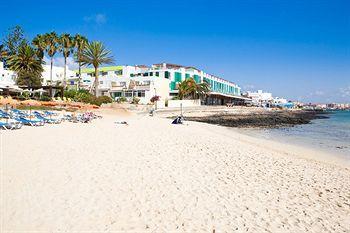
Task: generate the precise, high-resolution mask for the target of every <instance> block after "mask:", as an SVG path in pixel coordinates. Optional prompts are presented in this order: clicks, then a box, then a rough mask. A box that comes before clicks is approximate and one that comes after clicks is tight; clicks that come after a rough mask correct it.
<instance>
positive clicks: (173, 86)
mask: <svg viewBox="0 0 350 233" xmlns="http://www.w3.org/2000/svg"><path fill="white" fill-rule="evenodd" d="M169 85H170V90H171V91H173V90H176V82H170V84H169Z"/></svg>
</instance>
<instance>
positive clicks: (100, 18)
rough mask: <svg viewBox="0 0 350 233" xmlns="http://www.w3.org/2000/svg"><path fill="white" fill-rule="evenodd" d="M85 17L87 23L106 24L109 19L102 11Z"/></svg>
mask: <svg viewBox="0 0 350 233" xmlns="http://www.w3.org/2000/svg"><path fill="white" fill-rule="evenodd" d="M83 19H84V21H85V22H87V23H96V24H98V25H101V24H104V23H106V21H107V17H106V15H105V14H101V13H98V14H95V15H89V16H85V17H84V18H83Z"/></svg>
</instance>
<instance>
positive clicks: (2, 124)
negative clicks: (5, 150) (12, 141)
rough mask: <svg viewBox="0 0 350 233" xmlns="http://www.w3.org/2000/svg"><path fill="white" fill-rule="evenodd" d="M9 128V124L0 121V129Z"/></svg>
mask: <svg viewBox="0 0 350 233" xmlns="http://www.w3.org/2000/svg"><path fill="white" fill-rule="evenodd" d="M9 128H10V124H8V123H4V122H0V129H5V130H7V129H9Z"/></svg>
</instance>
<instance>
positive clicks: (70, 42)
mask: <svg viewBox="0 0 350 233" xmlns="http://www.w3.org/2000/svg"><path fill="white" fill-rule="evenodd" d="M74 44H75V42H74V38H73V37H72V36H71V35H70V34H67V33H65V34H62V35H61V36H60V38H59V46H60V48H61V51H62V54H63V58H64V72H63V81H62V83H63V88H65V87H66V85H67V58H68V57H69V55H70V54H71V53H72V52H73V49H74Z"/></svg>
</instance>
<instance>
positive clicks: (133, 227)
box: [0, 111, 350, 232]
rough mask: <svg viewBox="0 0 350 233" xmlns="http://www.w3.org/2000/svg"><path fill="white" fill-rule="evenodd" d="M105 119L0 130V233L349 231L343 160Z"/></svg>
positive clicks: (112, 116) (214, 132)
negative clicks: (120, 123) (83, 122)
mask: <svg viewBox="0 0 350 233" xmlns="http://www.w3.org/2000/svg"><path fill="white" fill-rule="evenodd" d="M101 114H103V116H104V118H103V119H98V120H95V121H93V122H92V123H90V124H74V123H68V122H65V123H62V124H60V125H45V126H43V127H38V128H33V127H23V129H21V130H17V131H1V151H0V152H1V193H0V194H1V212H0V216H1V232H213V231H214V230H215V232H350V224H349V223H350V170H349V167H350V166H349V163H347V162H345V161H340V160H337V159H336V158H334V159H333V158H332V157H331V156H328V157H327V155H321V153H319V152H317V151H310V150H306V149H305V150H304V149H302V148H293V147H291V146H283V145H282V144H279V143H277V142H276V143H274V142H271V143H268V144H267V143H266V141H264V140H262V139H261V140H259V139H256V138H253V137H250V136H248V135H243V134H240V133H239V132H237V131H235V130H232V129H228V128H225V127H221V126H215V125H209V124H205V123H198V122H186V124H185V125H172V124H170V123H171V120H170V119H166V118H161V117H157V116H156V117H149V116H148V115H137V114H128V113H126V112H120V111H118V112H114V111H108V112H105V113H101ZM116 120H127V121H128V122H129V125H128V126H125V125H117V124H114V121H116Z"/></svg>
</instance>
